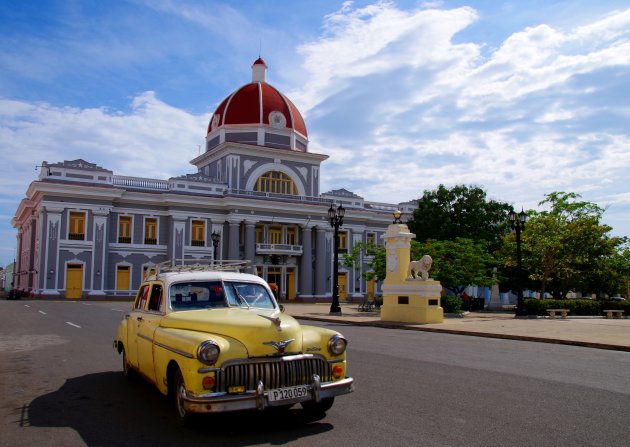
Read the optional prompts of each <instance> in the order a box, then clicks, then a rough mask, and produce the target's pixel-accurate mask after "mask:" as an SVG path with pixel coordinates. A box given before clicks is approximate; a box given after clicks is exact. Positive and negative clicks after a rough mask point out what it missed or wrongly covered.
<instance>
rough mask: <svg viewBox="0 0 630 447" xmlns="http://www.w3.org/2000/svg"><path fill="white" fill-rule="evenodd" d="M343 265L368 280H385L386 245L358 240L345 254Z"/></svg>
mask: <svg viewBox="0 0 630 447" xmlns="http://www.w3.org/2000/svg"><path fill="white" fill-rule="evenodd" d="M341 263H342V265H344V266H345V267H348V268H351V269H353V270H355V271H360V272H361V276H362V277H363V278H364V279H365V280H367V281H371V280H375V281H376V282H383V280H384V279H385V275H386V273H387V272H386V271H385V268H386V266H385V246H384V245H375V244H373V243H371V242H358V243H356V244H354V246H353V247H352V248H351V249H350V250H349V251H348V253H345V254H344V255H343V259H342V261H341ZM364 267H367V268H364Z"/></svg>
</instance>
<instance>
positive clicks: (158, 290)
mask: <svg viewBox="0 0 630 447" xmlns="http://www.w3.org/2000/svg"><path fill="white" fill-rule="evenodd" d="M161 307H162V285H161V284H153V287H152V288H151V297H150V298H149V310H152V311H155V312H159V311H160V309H161Z"/></svg>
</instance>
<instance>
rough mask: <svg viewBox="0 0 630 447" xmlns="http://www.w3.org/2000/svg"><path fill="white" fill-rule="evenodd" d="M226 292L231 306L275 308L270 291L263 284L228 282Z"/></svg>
mask: <svg viewBox="0 0 630 447" xmlns="http://www.w3.org/2000/svg"><path fill="white" fill-rule="evenodd" d="M225 292H226V295H227V298H228V302H229V303H230V306H238V307H259V308H263V309H273V308H275V304H274V302H273V299H272V298H271V295H270V294H269V291H268V290H267V288H266V287H264V286H263V285H261V284H256V283H247V282H226V283H225Z"/></svg>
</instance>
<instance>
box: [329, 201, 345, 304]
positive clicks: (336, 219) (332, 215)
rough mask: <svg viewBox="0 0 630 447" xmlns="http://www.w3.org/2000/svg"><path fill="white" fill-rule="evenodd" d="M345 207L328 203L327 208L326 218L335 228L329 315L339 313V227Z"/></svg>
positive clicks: (341, 223)
mask: <svg viewBox="0 0 630 447" xmlns="http://www.w3.org/2000/svg"><path fill="white" fill-rule="evenodd" d="M345 214H346V209H345V208H344V207H343V205H339V208H337V209H335V208H334V206H333V205H330V208H329V209H328V220H329V221H330V226H331V227H333V228H334V229H335V237H334V239H335V241H334V246H333V290H332V293H333V295H332V304H331V305H330V315H341V307H339V227H340V226H342V225H343V216H344V215H345Z"/></svg>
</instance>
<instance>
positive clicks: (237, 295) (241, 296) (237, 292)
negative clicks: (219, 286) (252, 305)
mask: <svg viewBox="0 0 630 447" xmlns="http://www.w3.org/2000/svg"><path fill="white" fill-rule="evenodd" d="M232 290H234V292H235V293H236V298H238V300H239V301H240V302H241V303H244V304H245V307H247V308H248V309H249V303H248V302H247V300H246V299H245V298H244V297H243V295H241V294H240V293H239V291H238V290H237V288H236V287H234V286H232Z"/></svg>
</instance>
